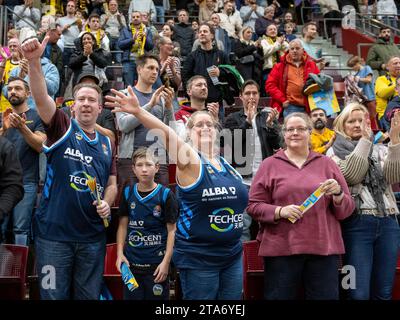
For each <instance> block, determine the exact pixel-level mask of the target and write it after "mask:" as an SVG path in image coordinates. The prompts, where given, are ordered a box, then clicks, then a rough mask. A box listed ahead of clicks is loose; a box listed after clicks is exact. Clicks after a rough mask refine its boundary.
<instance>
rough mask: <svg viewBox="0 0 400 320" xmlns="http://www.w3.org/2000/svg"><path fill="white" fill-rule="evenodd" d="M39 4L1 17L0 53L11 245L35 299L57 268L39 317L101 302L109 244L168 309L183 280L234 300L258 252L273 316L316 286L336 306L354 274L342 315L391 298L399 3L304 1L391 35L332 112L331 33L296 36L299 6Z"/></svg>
mask: <svg viewBox="0 0 400 320" xmlns="http://www.w3.org/2000/svg"><path fill="white" fill-rule="evenodd" d="M37 2H38V1H34V0H22V1H7V0H5V1H0V4H2V5H6V6H8V7H9V9H10V10H12V11H11V12H12V13H13V14H12V15H10V18H11V21H12V23H10V25H9V26H8V32H7V39H5V40H4V41H5V43H4V46H0V81H1V97H0V112H1V117H0V243H3V242H4V243H6V242H7V243H14V244H17V245H24V246H32V248H33V250H34V252H35V254H34V255H35V262H36V269H37V270H38V276H39V283H42V280H43V278H44V276H45V275H46V273H44V272H43V271H42V270H44V269H43V268H46V266H48V265H51V266H53V267H54V268H55V272H56V282H57V288H54V287H52V286H51V285H49V286H41V287H40V295H41V298H42V299H54V300H58V299H82V300H83V299H91V300H96V299H99V297H100V293H101V290H102V284H103V283H102V275H103V271H104V270H103V269H104V266H103V261H104V259H105V255H106V243H109V242H116V243H117V258H116V261H115V263H116V267H117V269H118V270H119V271H122V270H123V267H122V266H123V264H126V265H127V266H128V267H129V268H130V270H131V272H132V273H133V274H134V275H135V277H136V280H137V282H138V284H139V288H137V289H135V290H133V291H132V290H129V289H128V287H124V298H125V299H127V300H143V299H149V300H167V299H169V289H170V288H169V283H170V282H169V281H170V274H171V269H172V268H173V269H174V270H178V271H179V281H180V286H181V288H182V295H183V299H211V300H238V299H241V297H242V290H243V265H242V264H243V262H242V254H243V253H242V242H243V241H249V240H254V239H256V240H257V241H258V242H259V255H260V256H261V257H262V258H263V261H264V281H265V283H264V298H265V299H268V300H286V299H296V298H299V297H298V293H299V290H300V289H301V288H303V289H304V297H305V298H306V299H310V300H318V299H328V300H338V299H339V287H340V283H339V274H338V269H339V267H340V266H341V264H344V265H351V266H354V268H355V270H356V275H355V276H356V282H357V286H356V287H354V288H353V287H352V288H351V289H349V290H347V292H346V297H347V298H349V299H357V300H368V299H383V300H390V299H391V298H392V289H393V283H394V279H395V273H396V263H397V260H398V250H399V245H400V228H399V224H398V220H397V217H398V215H399V214H400V213H399V208H398V206H397V202H396V201H397V199H398V198H399V197H398V196H399V194H400V193H399V192H397V191H400V188H399V184H400V100H399V96H400V50H399V48H398V47H397V45H396V44H394V43H393V40H392V39H393V31H392V29H391V28H390V27H388V25H389V26H391V27H395V28H396V27H397V22H398V21H397V17H398V16H397V8H398V9H400V5H399V3H397V1H393V0H379V1H367V0H365V1H364V0H360V1H345V0H337V1H336V0H330V1H327V0H318V1H308V2H309V6H310V7H312V10H320V12H321V14H322V16H323V18H337V19H338V20H339V21H340V19H341V18H342V17H343V14H342V13H341V10H342V8H344V7H345V6H351V7H352V8H353V9H354V10H356V11H357V12H359V13H363V14H366V15H368V14H371V15H373V14H376V15H378V17H379V16H380V15H382V20H383V21H384V22H385V23H386V24H387V25H383V26H382V27H381V29H380V32H379V34H378V35H377V40H376V43H374V44H373V45H372V46H371V48H370V49H369V52H368V56H367V58H366V59H365V61H364V59H363V58H361V57H359V56H352V57H351V58H350V59H349V60H348V61H347V66H348V67H349V75H348V76H346V77H345V78H344V79H343V81H344V84H345V97H344V102H343V101H341V102H340V108H338V109H335V110H333V109H334V108H333V104H334V101H336V100H337V99H336V96H335V94H334V89H333V88H334V86H333V84H334V83H333V81H334V80H333V79H332V77H329V76H328V75H326V74H325V72H324V70H326V68H328V66H329V64H330V61H329V60H328V59H327V58H326V57H324V56H323V55H322V49H321V48H316V45H315V39H316V38H317V36H318V32H319V31H321V30H318V29H319V26H320V25H319V24H318V22H317V21H312V20H311V21H307V22H306V23H304V24H303V25H299V24H297V23H298V22H299V19H297V18H296V14H297V13H296V6H295V5H297V4H298V1H295V3H292V2H293V1H277V0H272V1H266V0H244V1H241V0H236V1H234V0H195V1H194V3H188V1H176V5H173V4H172V3H170V1H169V0H131V1H126V3H122V2H121V1H117V0H108V1H104V0H69V1H68V0H54V1H41V3H37ZM171 2H172V1H171ZM396 6H397V7H396ZM189 8H190V10H189ZM194 8H195V10H194ZM318 8H319V9H318ZM175 9H176V10H175ZM193 12H196V14H197V13H198V16H197V15H196V16H195V17H194V19H193V16H192V15H191V14H192V13H193ZM0 18H2V17H0ZM339 24H340V22H339ZM337 25H338V24H337V21H331V20H329V22H328V23H327V34H328V35H329V36H332V34H333V32H334V28H335V27H337ZM327 92H332V93H331V95H328V93H327ZM318 93H319V94H322V95H323V99H322V100H324V99H325V100H328V106H325V105H324V106H322V104H318V103H317V102H316V101H317V98H314V97H317V96H314V95H315V94H318ZM320 100H321V99H320ZM332 110H333V111H332ZM38 195H39V197H38ZM306 199H307V200H309V201H308V202H307V201H305V200H306ZM303 202H304V203H303ZM311 202H312V205H310V203H311ZM321 270H323V272H321ZM232 279H235V280H232Z"/></svg>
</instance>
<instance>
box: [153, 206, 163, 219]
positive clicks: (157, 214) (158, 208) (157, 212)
mask: <svg viewBox="0 0 400 320" xmlns="http://www.w3.org/2000/svg"><path fill="white" fill-rule="evenodd" d="M153 216H155V217H156V218H159V217H161V206H160V205H159V204H158V205H156V206H155V207H154V208H153Z"/></svg>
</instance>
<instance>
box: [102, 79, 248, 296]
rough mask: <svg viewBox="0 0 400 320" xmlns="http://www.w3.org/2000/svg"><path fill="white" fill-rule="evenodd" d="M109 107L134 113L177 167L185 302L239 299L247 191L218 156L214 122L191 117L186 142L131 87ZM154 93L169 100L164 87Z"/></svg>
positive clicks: (178, 260) (178, 250)
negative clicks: (156, 135) (143, 104)
mask: <svg viewBox="0 0 400 320" xmlns="http://www.w3.org/2000/svg"><path fill="white" fill-rule="evenodd" d="M112 92H113V93H114V94H115V95H116V96H115V97H110V96H107V100H108V102H107V103H106V104H107V105H109V106H111V107H115V110H114V111H115V112H121V111H122V112H127V113H131V114H132V115H134V116H135V117H136V118H137V119H138V120H139V121H140V122H141V123H142V125H144V126H145V127H146V128H148V129H157V131H158V132H162V134H161V139H162V141H163V143H164V145H165V147H166V149H167V150H168V153H169V156H170V157H171V159H174V161H176V163H177V166H176V167H177V168H176V178H177V179H176V180H177V198H178V201H179V205H180V216H179V218H178V222H177V231H176V239H175V248H174V254H173V261H174V263H175V266H177V268H178V269H179V271H180V280H181V285H182V291H183V298H184V299H195V300H199V299H207V300H208V299H211V300H217V299H218V300H239V299H240V298H241V294H242V287H243V286H242V245H241V242H240V236H241V234H242V229H243V211H244V208H245V207H246V205H247V199H248V194H247V189H246V187H245V185H244V184H243V183H242V179H241V176H240V175H239V174H238V173H237V172H236V171H235V169H233V168H232V167H231V166H230V165H229V164H228V163H227V162H226V160H225V159H223V158H222V157H220V156H219V155H218V147H217V146H216V141H217V134H218V130H217V120H216V119H214V118H213V117H212V115H211V114H210V113H209V112H208V111H198V112H195V113H193V115H192V116H191V117H190V119H189V120H188V122H187V134H188V141H189V142H188V143H186V142H184V141H183V140H182V139H180V138H179V137H178V136H177V134H176V133H175V132H174V131H173V130H172V129H171V128H170V127H169V126H168V125H166V124H164V123H163V122H162V121H160V120H159V119H157V118H156V117H154V116H153V115H152V114H151V113H149V112H147V111H146V110H145V109H143V108H141V107H140V106H139V102H138V100H137V97H136V96H135V94H134V92H133V90H132V88H131V87H128V96H125V95H124V94H123V93H121V92H118V91H116V90H112ZM154 94H155V95H161V96H162V97H163V98H164V99H166V100H169V101H171V99H172V97H173V91H172V90H170V89H168V88H164V87H163V86H162V87H160V88H159V89H157V90H156V91H155V93H154Z"/></svg>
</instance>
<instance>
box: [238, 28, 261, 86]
mask: <svg viewBox="0 0 400 320" xmlns="http://www.w3.org/2000/svg"><path fill="white" fill-rule="evenodd" d="M253 33H254V32H253V29H252V28H251V27H244V28H243V29H242V30H241V31H240V40H236V41H235V48H234V50H233V52H234V53H235V55H236V57H237V58H238V61H237V63H236V68H237V70H238V71H239V73H240V74H241V75H242V77H243V80H244V81H246V80H249V79H253V80H254V81H256V82H257V83H258V85H261V83H260V80H261V70H260V65H261V63H262V49H261V44H260V43H261V40H257V41H253V40H252V37H253Z"/></svg>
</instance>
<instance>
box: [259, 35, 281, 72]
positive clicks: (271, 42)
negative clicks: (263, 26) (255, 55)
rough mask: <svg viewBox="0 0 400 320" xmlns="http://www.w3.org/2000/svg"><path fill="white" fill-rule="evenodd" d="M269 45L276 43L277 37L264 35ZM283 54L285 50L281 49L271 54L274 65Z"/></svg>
mask: <svg viewBox="0 0 400 320" xmlns="http://www.w3.org/2000/svg"><path fill="white" fill-rule="evenodd" d="M263 38H264V39H265V40H266V41H267V42H268V44H269V45H271V46H273V45H274V43H275V42H276V38H274V39H273V38H271V37H268V36H264V37H263ZM282 54H283V52H281V50H278V51H276V52H275V53H274V54H272V55H271V57H272V65H275V63H277V62H279V60H280V56H281V55H282Z"/></svg>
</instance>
